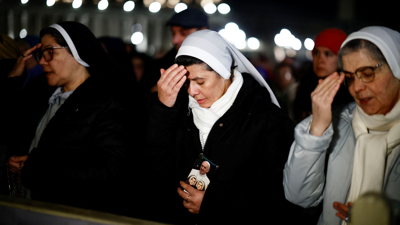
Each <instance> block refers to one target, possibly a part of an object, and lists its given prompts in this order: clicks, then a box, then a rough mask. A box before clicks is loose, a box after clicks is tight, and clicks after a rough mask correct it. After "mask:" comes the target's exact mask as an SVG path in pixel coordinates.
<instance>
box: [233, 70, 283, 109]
mask: <svg viewBox="0 0 400 225" xmlns="http://www.w3.org/2000/svg"><path fill="white" fill-rule="evenodd" d="M243 79H244V83H243V86H242V89H243V90H241V92H242V94H244V95H246V97H245V100H244V104H247V107H249V108H248V109H249V110H252V112H253V113H261V114H264V115H270V116H271V115H282V116H285V113H284V112H283V111H282V110H281V109H280V108H279V107H278V106H277V105H275V104H274V103H272V101H271V96H270V94H269V92H268V90H267V89H266V88H265V87H262V86H261V85H260V84H259V83H258V82H257V81H256V80H255V79H254V78H253V77H252V76H251V75H250V74H247V73H243ZM239 94H240V93H239Z"/></svg>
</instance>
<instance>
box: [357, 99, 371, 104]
mask: <svg viewBox="0 0 400 225" xmlns="http://www.w3.org/2000/svg"><path fill="white" fill-rule="evenodd" d="M371 99H372V98H360V103H361V104H363V105H366V104H368V103H369V102H370V101H371Z"/></svg>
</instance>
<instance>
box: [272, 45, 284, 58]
mask: <svg viewBox="0 0 400 225" xmlns="http://www.w3.org/2000/svg"><path fill="white" fill-rule="evenodd" d="M274 55H275V59H276V61H277V62H282V61H283V60H284V59H285V58H286V53H285V50H284V48H282V47H279V46H275V48H274Z"/></svg>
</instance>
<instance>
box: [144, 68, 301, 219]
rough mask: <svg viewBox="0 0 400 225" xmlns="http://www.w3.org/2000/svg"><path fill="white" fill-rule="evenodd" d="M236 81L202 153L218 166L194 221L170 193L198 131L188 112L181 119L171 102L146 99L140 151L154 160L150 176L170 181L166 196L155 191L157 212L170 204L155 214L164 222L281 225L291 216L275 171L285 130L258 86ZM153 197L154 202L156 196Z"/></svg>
mask: <svg viewBox="0 0 400 225" xmlns="http://www.w3.org/2000/svg"><path fill="white" fill-rule="evenodd" d="M243 78H244V83H243V86H242V88H241V90H240V92H239V94H238V96H237V98H236V100H235V102H234V103H233V105H232V106H231V108H230V109H229V110H228V111H227V112H226V113H225V114H224V115H223V116H222V117H221V118H220V119H219V120H218V121H216V123H215V124H214V126H213V128H212V130H211V132H210V133H209V136H208V139H207V142H206V144H205V147H204V155H205V156H206V157H207V158H208V159H210V160H211V161H213V162H214V163H216V164H218V165H219V168H218V169H217V171H216V173H215V174H214V176H213V177H212V179H210V180H211V182H210V185H209V186H208V188H207V191H206V194H205V196H204V199H203V202H202V205H201V209H200V214H199V215H198V216H196V215H193V214H190V213H188V212H187V210H186V209H184V207H183V205H182V201H183V199H182V198H181V197H180V196H179V195H178V194H177V192H176V188H177V187H178V185H179V181H184V180H186V177H187V176H188V174H189V173H190V170H191V168H192V166H193V163H194V161H195V159H196V157H197V156H198V155H199V154H200V153H201V152H202V149H201V144H200V140H199V130H198V129H197V128H196V126H195V124H194V123H193V117H192V114H191V113H190V112H189V113H188V114H186V115H182V114H180V113H179V112H180V110H179V105H178V104H176V105H175V106H174V107H172V108H168V107H166V106H164V105H163V104H162V103H161V102H160V101H159V100H158V98H157V95H156V94H155V95H153V96H152V98H151V101H150V103H149V122H148V127H147V141H148V153H149V155H150V156H151V157H152V160H153V162H154V163H153V168H154V173H158V174H159V175H162V176H158V177H163V176H164V177H168V179H169V180H171V181H172V182H171V183H170V184H168V185H171V186H172V188H169V187H168V190H167V188H165V187H166V185H163V187H164V188H163V190H165V193H163V195H165V196H164V199H165V200H164V201H168V204H166V207H165V208H161V209H160V210H161V211H166V210H168V209H170V208H168V205H171V204H172V202H174V203H176V207H177V208H174V209H173V210H171V212H168V213H165V215H160V217H163V218H167V217H166V216H170V217H169V218H167V219H169V220H168V221H166V222H173V223H182V224H190V223H192V224H194V223H195V222H197V223H198V224H213V223H215V224H253V223H256V222H258V223H259V222H262V221H264V222H268V221H270V220H271V218H280V219H281V221H282V222H281V223H280V224H286V223H285V222H283V221H285V220H287V219H288V218H290V217H288V216H287V214H288V213H292V215H295V214H293V213H294V211H291V207H292V205H291V204H290V203H289V202H288V201H287V200H286V199H285V197H284V193H283V186H282V179H283V176H282V173H283V168H284V164H285V162H286V160H287V156H288V153H289V148H290V145H291V143H292V142H293V136H294V135H293V128H294V127H293V124H292V122H291V120H290V119H289V117H288V116H287V115H286V114H284V113H283V112H282V111H281V110H280V109H279V108H278V107H277V106H275V105H274V104H273V103H271V99H270V96H269V93H268V91H267V89H266V88H264V87H261V86H260V85H259V84H258V82H257V81H255V80H254V79H253V78H252V77H251V76H250V75H248V74H244V75H243ZM164 182H168V181H166V180H165V181H164ZM165 184H166V183H165ZM158 187H159V186H158ZM168 191H169V192H172V193H167V192H168ZM157 198H158V199H162V197H160V196H159V195H157ZM170 207H172V206H170ZM176 212H179V213H176ZM284 215H286V216H284ZM189 221H190V222H189Z"/></svg>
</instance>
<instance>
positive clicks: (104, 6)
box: [97, 0, 108, 10]
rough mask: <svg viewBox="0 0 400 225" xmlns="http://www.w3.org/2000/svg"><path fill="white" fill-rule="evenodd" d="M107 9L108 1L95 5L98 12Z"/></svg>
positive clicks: (102, 0)
mask: <svg viewBox="0 0 400 225" xmlns="http://www.w3.org/2000/svg"><path fill="white" fill-rule="evenodd" d="M107 7H108V1H107V0H101V1H100V2H99V4H97V8H98V9H99V10H105V9H107Z"/></svg>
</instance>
